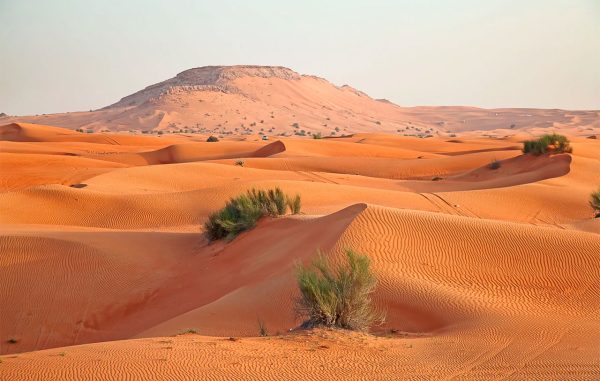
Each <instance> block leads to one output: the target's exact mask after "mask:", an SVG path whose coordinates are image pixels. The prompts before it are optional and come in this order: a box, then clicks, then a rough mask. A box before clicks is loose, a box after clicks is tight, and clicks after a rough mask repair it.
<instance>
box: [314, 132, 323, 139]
mask: <svg viewBox="0 0 600 381" xmlns="http://www.w3.org/2000/svg"><path fill="white" fill-rule="evenodd" d="M313 139H323V136H322V135H321V133H320V132H317V133H316V134H313Z"/></svg>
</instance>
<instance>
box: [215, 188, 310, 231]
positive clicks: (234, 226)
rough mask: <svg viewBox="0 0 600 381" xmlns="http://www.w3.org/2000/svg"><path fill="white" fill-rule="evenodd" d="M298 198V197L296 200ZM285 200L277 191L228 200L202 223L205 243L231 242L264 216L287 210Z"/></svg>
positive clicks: (260, 191)
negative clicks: (222, 239)
mask: <svg viewBox="0 0 600 381" xmlns="http://www.w3.org/2000/svg"><path fill="white" fill-rule="evenodd" d="M297 197H299V196H297ZM287 200H288V197H287V196H286V195H285V193H283V191H282V190H281V189H280V188H275V189H270V190H268V191H265V190H257V189H250V190H249V191H247V192H246V194H242V195H240V196H237V197H235V198H232V199H230V200H229V201H228V202H227V203H226V204H225V207H224V208H223V209H221V210H219V211H217V212H215V213H213V214H211V215H210V216H209V217H208V221H206V223H205V227H206V234H207V236H208V238H209V240H211V241H213V240H217V239H221V238H229V239H232V238H235V236H236V235H238V234H239V233H241V232H243V231H245V230H248V229H251V228H253V227H254V226H255V225H256V223H257V222H258V220H259V219H260V218H262V217H265V216H271V217H276V216H281V215H284V214H285V211H286V208H287V206H288V201H287Z"/></svg>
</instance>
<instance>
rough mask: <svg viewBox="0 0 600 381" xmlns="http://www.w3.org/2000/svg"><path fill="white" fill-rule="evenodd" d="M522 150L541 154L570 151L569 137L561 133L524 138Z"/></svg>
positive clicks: (571, 150)
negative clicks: (534, 138) (537, 137)
mask: <svg viewBox="0 0 600 381" xmlns="http://www.w3.org/2000/svg"><path fill="white" fill-rule="evenodd" d="M523 152H524V153H531V154H533V155H543V154H545V153H571V152H573V149H572V148H571V145H570V142H569V139H567V138H566V137H565V136H563V135H558V134H546V135H543V136H541V137H540V138H539V139H537V140H526V141H525V142H523Z"/></svg>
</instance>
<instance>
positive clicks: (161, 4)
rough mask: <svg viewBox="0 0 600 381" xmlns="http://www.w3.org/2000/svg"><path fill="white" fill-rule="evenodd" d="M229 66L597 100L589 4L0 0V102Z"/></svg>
mask: <svg viewBox="0 0 600 381" xmlns="http://www.w3.org/2000/svg"><path fill="white" fill-rule="evenodd" d="M233 64H259V65H283V66H287V67H290V68H292V69H294V70H296V71H298V72H300V73H302V74H315V75H318V76H321V77H324V78H326V79H328V80H330V81H331V82H333V83H334V84H337V85H342V84H349V85H352V86H354V87H356V88H358V89H360V90H363V91H365V92H366V93H368V94H369V95H371V96H372V97H375V98H387V99H389V100H391V101H393V102H396V103H398V104H401V105H407V106H408V105H475V106H484V107H503V106H518V107H548V108H554V107H556V108H571V109H600V0H529V1H527V0H520V1H516V0H515V1H512V0H504V1H501V0H485V1H484V0H445V1H442V0H438V1H433V0H432V1H426V0H414V1H401V0H389V1H384V0H381V1H377V0H364V1H351V0H337V1H334V0H331V1H326V0H319V1H317V0H315V1H312V0H311V1H308V0H301V1H298V0H296V1H284V0H253V1H233V0H218V1H215V0H212V1H204V0H198V1H192V0H169V1H167V0H164V1H158V0H154V1H153V0H130V1H127V0H120V1H110V0H101V1H98V0H96V1H87V0H46V1H44V0H37V1H34V0H0V112H6V113H9V114H13V115H23V114H37V113H51V112H64V111H75V110H89V109H92V108H99V107H103V106H106V105H108V104H111V103H113V102H116V101H117V100H119V99H120V98H121V97H123V96H125V95H128V94H130V93H132V92H135V91H137V90H140V89H142V88H143V87H145V86H147V85H150V84H153V83H156V82H160V81H162V80H164V79H167V78H170V77H173V76H174V75H176V74H177V73H178V72H180V71H183V70H185V69H189V68H192V67H198V66H205V65H233Z"/></svg>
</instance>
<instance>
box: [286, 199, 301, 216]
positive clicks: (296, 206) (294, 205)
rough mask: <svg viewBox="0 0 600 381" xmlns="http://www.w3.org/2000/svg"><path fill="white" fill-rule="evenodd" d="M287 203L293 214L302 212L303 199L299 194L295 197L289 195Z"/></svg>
mask: <svg viewBox="0 0 600 381" xmlns="http://www.w3.org/2000/svg"><path fill="white" fill-rule="evenodd" d="M287 204H288V207H289V208H290V212H292V214H298V213H300V209H301V208H302V199H301V198H300V195H299V194H296V195H295V196H294V197H287Z"/></svg>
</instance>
